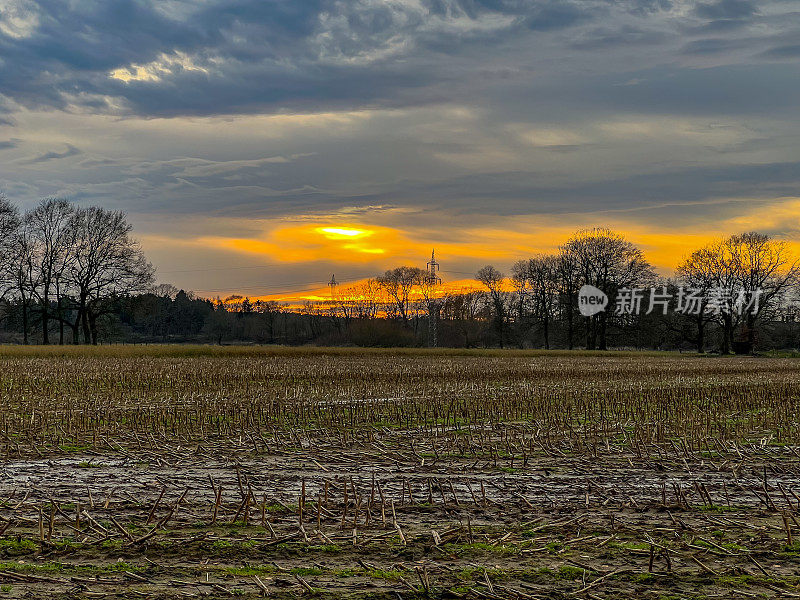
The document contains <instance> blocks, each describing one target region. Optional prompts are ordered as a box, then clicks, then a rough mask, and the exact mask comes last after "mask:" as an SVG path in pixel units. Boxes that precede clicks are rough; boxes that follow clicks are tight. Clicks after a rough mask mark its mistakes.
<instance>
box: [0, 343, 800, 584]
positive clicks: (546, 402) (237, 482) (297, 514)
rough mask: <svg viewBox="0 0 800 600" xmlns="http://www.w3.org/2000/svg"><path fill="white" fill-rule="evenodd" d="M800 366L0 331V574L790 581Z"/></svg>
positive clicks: (7, 579)
mask: <svg viewBox="0 0 800 600" xmlns="http://www.w3.org/2000/svg"><path fill="white" fill-rule="evenodd" d="M798 375H800V363H798V362H797V361H795V360H792V359H742V358H730V359H728V358H726V359H720V358H701V357H693V356H676V355H649V356H645V355H638V354H637V355H634V354H616V355H611V356H607V355H598V354H590V355H579V354H576V355H570V354H567V353H541V352H531V353H524V352H446V351H444V352H430V351H425V352H415V351H403V352H393V351H365V350H350V349H346V350H324V349H299V350H288V349H258V348H230V349H218V348H210V347H209V348H203V347H190V348H180V347H178V348H176V347H149V348H130V347H125V348H119V347H117V348H114V347H106V348H99V349H94V350H92V349H89V350H87V349H83V348H79V349H71V348H70V349H22V350H18V351H17V350H9V349H5V350H3V351H2V352H0V397H1V400H2V405H3V407H4V408H3V410H2V413H1V415H0V452H2V456H3V459H4V461H3V479H2V483H1V484H0V493H2V497H1V498H0V500H1V501H2V502H1V503H0V554H2V555H3V556H2V558H1V559H0V583H2V586H3V587H2V589H0V595H7V596H9V597H15V596H19V597H22V596H23V595H25V594H28V595H29V596H28V597H52V596H53V595H54V594H72V595H83V596H85V597H107V596H114V595H117V596H119V597H131V596H139V595H145V596H147V595H154V596H158V597H164V596H167V597H183V596H198V597H200V596H207V597H217V596H230V595H244V596H252V597H262V596H270V597H287V598H289V597H297V596H299V595H306V596H309V597H311V596H319V597H345V598H362V597H363V598H368V597H369V598H384V597H385V598H397V597H398V596H399V597H401V598H423V597H431V598H439V597H452V598H457V597H465V598H467V597H469V598H513V597H516V598H562V597H563V598H567V597H578V598H671V597H676V598H682V597H709V598H710V597H730V598H742V597H764V596H766V597H773V596H774V597H795V596H799V597H800V577H798V575H797V573H798V567H800V558H798V557H800V543H798V541H797V538H798V535H800V534H798V530H800V523H798V511H799V510H800V497H798V494H799V493H800V485H798V484H799V483H800V482H798V472H799V471H800V468H799V467H800V457H799V456H798V443H797V442H798V439H800V436H799V435H798V427H800V415H799V414H798V413H799V412H800V403H798V391H799V390H798V388H799V387H800V383H799V382H800V379H799V378H798Z"/></svg>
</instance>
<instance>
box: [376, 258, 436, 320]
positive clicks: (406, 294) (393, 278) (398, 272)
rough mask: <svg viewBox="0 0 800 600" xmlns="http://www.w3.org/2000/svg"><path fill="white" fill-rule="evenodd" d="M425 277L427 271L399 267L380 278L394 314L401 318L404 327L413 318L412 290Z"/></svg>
mask: <svg viewBox="0 0 800 600" xmlns="http://www.w3.org/2000/svg"><path fill="white" fill-rule="evenodd" d="M424 277H425V271H424V270H423V269H420V268H418V267H397V268H396V269H391V270H389V271H386V272H385V273H384V274H383V275H381V276H380V277H378V282H379V283H380V285H381V287H382V288H383V289H384V290H386V294H387V295H388V296H389V300H390V303H391V304H392V308H393V310H392V312H394V313H395V314H397V315H398V316H399V317H400V320H401V321H402V322H403V325H408V322H409V318H410V316H411V308H412V306H411V294H412V290H413V289H414V287H416V286H418V285H419V284H420V283H421V282H422V281H423V278H424Z"/></svg>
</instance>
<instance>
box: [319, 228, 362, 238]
mask: <svg viewBox="0 0 800 600" xmlns="http://www.w3.org/2000/svg"><path fill="white" fill-rule="evenodd" d="M317 231H319V232H321V233H323V234H327V235H326V236H325V237H328V238H333V239H336V238H339V237H345V238H355V237H367V236H370V235H372V234H373V233H374V232H372V231H368V230H365V229H349V228H345V227H318V228H317Z"/></svg>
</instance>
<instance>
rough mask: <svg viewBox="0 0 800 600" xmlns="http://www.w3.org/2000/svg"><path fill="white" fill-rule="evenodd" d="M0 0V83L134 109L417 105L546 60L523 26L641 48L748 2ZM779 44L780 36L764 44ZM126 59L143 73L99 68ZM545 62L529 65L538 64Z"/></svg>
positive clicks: (42, 98) (705, 42) (749, 12)
mask: <svg viewBox="0 0 800 600" xmlns="http://www.w3.org/2000/svg"><path fill="white" fill-rule="evenodd" d="M10 1H11V2H12V3H17V5H18V6H20V7H22V8H20V11H23V9H24V14H25V15H27V16H28V17H29V18H31V19H34V21H35V22H34V23H33V24H32V25H31V26H30V27H29V29H30V31H29V32H27V34H26V35H17V36H12V35H7V34H4V33H3V30H2V29H0V57H2V60H0V80H2V81H3V86H2V93H3V94H4V95H5V96H7V97H8V98H10V99H12V100H13V101H15V102H17V103H19V104H22V105H24V106H27V107H29V108H42V107H50V108H60V109H64V108H71V109H76V108H77V109H80V110H91V111H93V112H110V113H114V114H120V113H121V114H126V113H129V114H138V115H143V116H177V115H209V114H235V113H259V112H277V111H281V110H292V111H319V110H341V109H356V108H361V107H369V108H375V107H386V108H390V107H401V106H417V105H424V104H431V103H440V102H447V101H451V100H453V98H452V97H448V96H447V94H446V92H443V90H442V86H445V85H448V84H450V85H451V87H452V88H454V89H456V90H458V91H457V93H458V94H460V92H461V90H460V89H459V88H462V89H465V90H470V88H471V92H472V94H473V95H474V97H475V100H476V101H479V100H480V97H481V93H480V92H481V90H480V87H481V83H480V81H476V80H474V73H475V72H476V71H479V70H480V69H481V66H482V65H486V67H487V68H490V69H495V68H496V63H497V61H498V60H499V59H500V57H502V61H503V62H504V63H507V67H508V68H510V69H511V71H510V72H514V69H515V67H516V68H517V69H519V68H530V67H529V65H530V64H531V63H538V62H539V61H540V60H543V59H544V60H546V59H547V57H546V56H545V57H543V58H540V56H539V54H538V52H532V50H531V49H532V48H533V46H534V45H535V44H536V43H537V39H538V38H537V36H541V35H550V34H553V35H555V34H558V32H565V31H567V30H569V31H570V34H569V39H570V40H571V41H570V42H569V45H570V46H571V47H572V48H574V49H581V50H584V51H594V52H597V51H608V52H611V51H613V50H614V49H616V48H630V47H635V46H643V47H649V48H657V47H659V46H662V45H664V44H666V43H669V42H670V40H671V39H675V37H676V36H677V35H678V31H679V30H680V29H681V28H683V29H684V30H687V31H688V30H691V28H713V27H716V26H723V25H724V24H731V23H736V25H737V26H744V25H747V24H748V23H751V22H753V20H754V19H757V18H759V15H760V14H761V13H762V12H763V11H759V9H758V7H757V6H756V4H755V3H753V2H749V1H746V0H718V1H715V2H701V3H697V4H695V5H694V8H693V9H692V10H691V11H690V12H689V13H688V14H684V13H674V11H675V10H676V5H675V4H674V3H673V2H671V1H669V0H588V1H582V2H578V1H565V0H537V1H534V2H519V1H518V0H424V1H422V2H421V3H420V4H419V5H417V4H415V3H413V2H405V3H404V2H394V3H383V2H369V1H363V2H344V1H342V0H304V1H303V2H296V1H295V0H277V1H274V2H262V1H260V0H231V1H227V0H226V1H224V2H223V1H221V0H217V1H211V2H206V3H202V4H184V3H179V2H170V1H160V2H155V1H152V2H145V1H137V0H119V1H117V2H103V1H100V0H87V1H83V2H68V1H67V0H38V1H36V2H34V1H33V0H10ZM767 4H769V2H765V3H764V6H766V5H767ZM715 24H717V25H715ZM720 24H723V25H720ZM698 30H699V29H698ZM737 43H738V44H742V45H746V44H747V42H735V41H731V40H728V39H726V40H718V41H715V40H711V39H699V40H685V50H684V52H685V53H688V54H698V55H699V54H709V53H722V52H724V51H726V50H727V49H729V47H730V45H734V46H735V45H736V44H737ZM737 47H738V46H737ZM762 50H763V49H762ZM510 51H513V53H514V54H509V52H510ZM781 52H785V54H781ZM786 55H791V48H790V47H787V48H786V49H783V50H782V49H780V48H776V49H774V50H773V51H771V52H769V53H767V55H766V56H767V57H774V58H779V57H783V56H786ZM555 56H557V54H556V55H555ZM140 67H141V68H144V69H145V70H147V69H149V71H147V72H148V74H149V75H148V76H147V77H144V78H140V79H138V80H137V79H133V80H130V81H127V82H125V81H122V80H120V79H119V78H112V77H110V76H109V74H110V73H111V72H112V71H115V70H118V69H123V70H125V69H127V71H125V72H126V73H128V74H129V75H131V76H135V75H136V73H137V68H140ZM557 75H558V71H555V72H553V71H552V70H549V69H548V70H547V71H544V72H542V71H541V69H537V77H539V78H540V79H541V78H544V79H545V80H546V79H547V78H548V77H554V76H557ZM563 83H566V85H567V86H569V85H570V81H569V80H568V79H567V80H565V81H563ZM700 97H702V94H701V95H700ZM583 98H584V99H585V101H586V102H591V101H592V94H591V90H590V91H589V94H588V95H586V94H584V96H583Z"/></svg>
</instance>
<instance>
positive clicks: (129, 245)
mask: <svg viewBox="0 0 800 600" xmlns="http://www.w3.org/2000/svg"><path fill="white" fill-rule="evenodd" d="M70 227H71V228H72V229H73V232H74V233H73V235H74V238H75V245H74V260H72V261H70V264H69V267H68V269H67V273H66V274H67V277H68V279H69V282H70V283H71V285H72V286H73V288H74V290H75V294H76V297H77V302H78V311H77V312H78V314H77V318H76V321H75V326H76V327H77V326H78V323H80V326H81V328H82V330H83V338H84V342H85V343H93V344H96V343H97V319H98V318H99V317H100V316H102V315H104V314H108V313H110V312H113V303H112V301H113V300H114V299H116V298H119V297H121V296H126V295H130V294H135V293H141V292H145V291H147V290H148V289H150V286H151V285H152V283H153V279H154V275H155V273H154V269H153V267H152V265H151V264H150V263H149V262H147V260H146V258H145V257H144V254H143V253H142V251H141V249H140V248H139V245H138V244H137V243H136V242H135V241H134V240H133V239H132V238H131V237H130V232H131V229H132V228H131V225H130V224H129V223H128V221H127V219H126V217H125V214H124V213H122V212H119V211H109V210H106V209H104V208H98V207H89V208H78V209H76V210H75V213H74V214H73V215H72V218H71V219H70Z"/></svg>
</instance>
